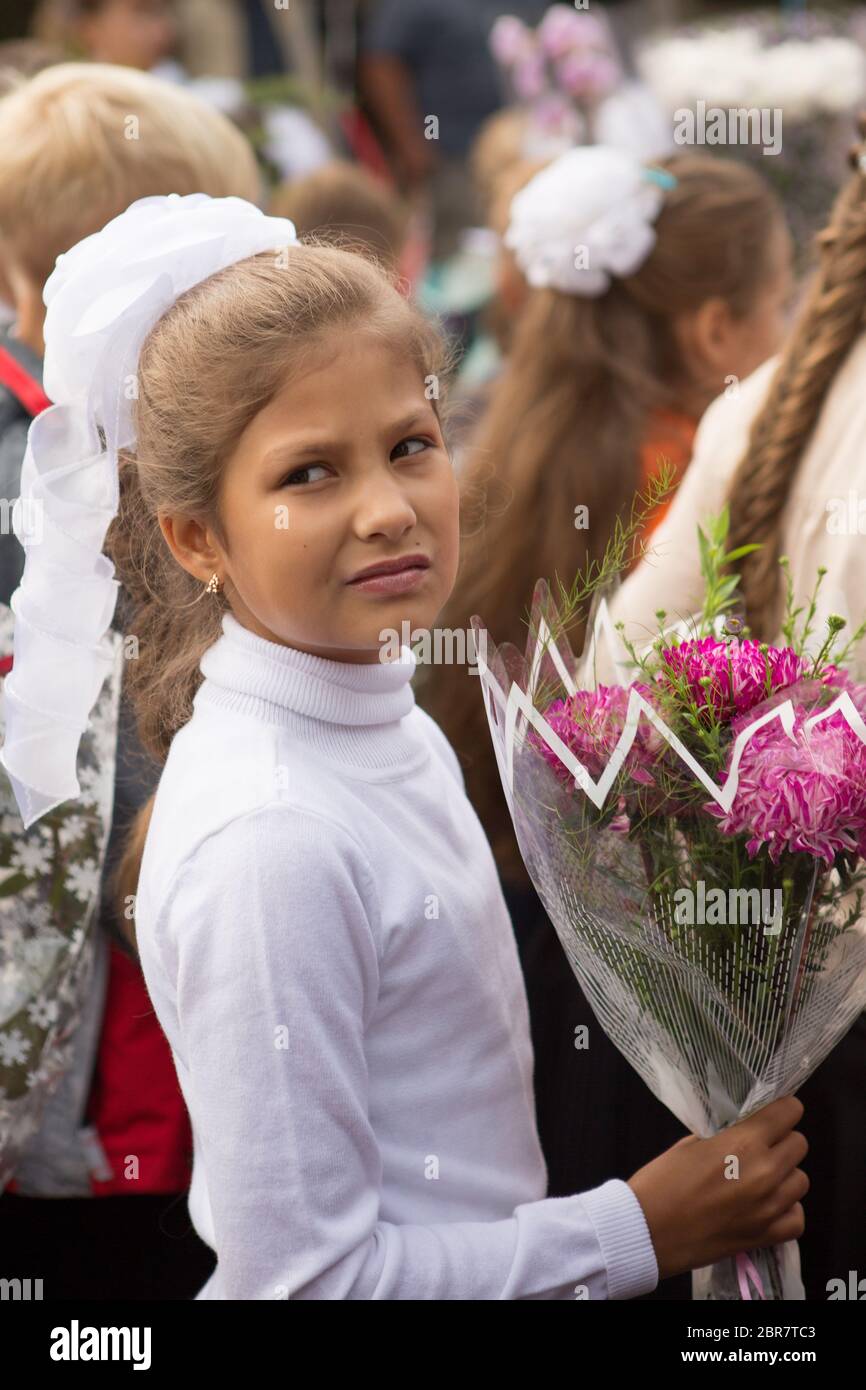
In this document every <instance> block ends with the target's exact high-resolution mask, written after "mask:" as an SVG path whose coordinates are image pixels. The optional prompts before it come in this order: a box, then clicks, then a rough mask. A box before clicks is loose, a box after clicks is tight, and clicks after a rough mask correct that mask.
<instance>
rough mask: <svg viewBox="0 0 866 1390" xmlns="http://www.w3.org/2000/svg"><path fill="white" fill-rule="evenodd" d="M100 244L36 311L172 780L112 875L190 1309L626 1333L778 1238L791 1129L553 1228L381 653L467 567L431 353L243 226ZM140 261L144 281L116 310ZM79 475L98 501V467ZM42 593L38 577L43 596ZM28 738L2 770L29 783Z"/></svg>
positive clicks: (183, 215)
mask: <svg viewBox="0 0 866 1390" xmlns="http://www.w3.org/2000/svg"><path fill="white" fill-rule="evenodd" d="M102 236H103V238H104V240H105V241H106V243H108V244H110V245H111V247H112V256H111V259H110V267H111V273H110V276H109V277H108V283H106V274H105V263H106V256H105V249H104V247H103V245H102V243H101V242H100V239H99V238H97V239H96V240H95V241H94V242H93V243H92V244H90V245H85V246H84V247H79V248H77V254H76V255H75V257H72V258H70V263H69V264H68V266H67V267H65V268H64V266H63V265H61V267H60V268H59V271H58V275H57V277H56V279H55V280H54V282H53V284H52V285H51V286H50V287H49V288H50V290H51V297H52V304H51V309H50V310H49V327H51V329H52V332H51V334H50V335H49V337H48V350H49V354H51V363H52V371H56V372H57V373H58V374H59V375H60V376H61V377H62V379H63V380H65V381H66V382H68V383H69V385H68V391H67V393H66V398H65V404H66V405H67V406H68V408H69V410H70V414H71V417H72V419H73V420H74V421H75V423H76V425H77V427H78V429H79V430H81V431H82V432H83V433H84V437H85V439H86V435H87V434H88V433H90V432H93V431H95V430H96V428H97V427H99V428H100V429H102V431H103V433H104V435H105V440H106V448H105V451H104V453H103V454H102V455H101V461H102V469H103V472H104V473H105V474H106V475H107V477H106V481H107V480H108V478H111V477H114V472H113V470H114V469H115V468H118V469H119V484H120V506H119V512H118V514H117V516H116V517H115V518H114V520H113V521H112V522H111V525H110V528H109V532H108V537H107V546H108V553H109V555H111V556H112V557H113V558H114V559H115V561H116V562H117V563H118V564H119V567H120V575H121V577H122V578H124V579H127V580H128V582H129V583H130V585H131V586H132V589H133V592H134V596H135V601H136V608H135V613H134V616H133V627H134V630H135V632H136V633H137V634H139V636H140V660H139V661H138V662H136V663H135V667H136V670H135V673H134V689H133V695H134V699H135V703H136V708H137V712H138V717H139V727H140V730H141V734H142V738H143V740H144V742H145V744H146V746H147V747H149V748H150V749H151V750H152V751H153V752H154V754H156V755H157V756H160V757H162V758H164V759H165V765H164V768H163V772H162V775H161V778H160V782H159V787H158V790H157V793H156V797H155V799H154V800H153V801H152V802H151V803H150V804H149V806H148V807H147V808H146V810H145V811H144V812H143V813H142V815H141V817H140V821H139V824H138V825H137V827H136V830H135V833H134V834H133V836H132V837H131V840H130V853H129V859H128V862H127V865H126V868H127V869H128V871H129V875H130V877H129V880H128V885H129V884H132V885H133V887H134V891H135V895H136V896H135V929H136V938H137V942H138V946H139V950H140V952H141V959H142V965H143V968H144V971H145V976H146V978H147V982H148V989H149V991H150V994H151V997H152V999H153V1003H154V1007H155V1008H156V1010H157V1013H158V1016H159V1018H160V1021H161V1023H162V1025H163V1027H164V1028H165V1031H166V1033H167V1035H168V1038H169V1041H170V1043H171V1046H172V1051H173V1055H174V1059H175V1065H176V1067H177V1071H178V1076H179V1079H180V1082H181V1086H182V1088H183V1090H184V1094H185V1096H186V1098H187V1102H188V1105H189V1107H190V1113H191V1117H192V1123H193V1133H194V1142H195V1161H194V1172H193V1181H192V1188H191V1191H190V1213H191V1215H192V1219H193V1222H194V1224H195V1226H196V1228H197V1230H198V1231H199V1232H200V1234H201V1235H202V1236H203V1238H204V1239H205V1240H206V1241H207V1242H208V1243H209V1244H210V1245H211V1246H212V1248H213V1249H214V1251H215V1252H216V1255H217V1268H216V1271H215V1272H214V1275H213V1276H212V1278H211V1279H210V1280H209V1281H208V1283H207V1285H206V1286H205V1287H204V1288H203V1289H202V1291H201V1293H200V1294H199V1297H200V1298H202V1299H237V1298H239V1299H273V1298H278V1299H279V1298H296V1299H340V1300H342V1299H352V1300H355V1299H360V1300H366V1299H373V1300H378V1299H420V1300H454V1299H460V1300H477V1299H494V1300H498V1299H508V1300H511V1299H533V1298H544V1299H572V1298H574V1297H575V1294H576V1292H577V1291H578V1289H580V1288H582V1289H583V1291H584V1294H585V1295H588V1296H590V1297H593V1298H627V1297H630V1296H636V1295H640V1294H641V1293H644V1292H645V1291H646V1290H648V1289H650V1288H652V1287H653V1286H654V1284H655V1282H656V1280H657V1278H658V1277H659V1275H660V1274H661V1275H664V1274H666V1273H672V1272H675V1271H677V1270H680V1269H684V1268H689V1267H691V1266H692V1265H694V1264H697V1265H703V1264H706V1263H708V1262H709V1261H710V1260H713V1259H716V1258H718V1257H719V1255H721V1254H722V1253H724V1252H726V1251H731V1252H732V1251H734V1250H739V1249H741V1248H743V1247H748V1246H750V1245H756V1244H757V1245H760V1244H763V1243H765V1242H768V1241H778V1240H781V1239H783V1238H785V1237H786V1236H789V1235H794V1234H796V1233H797V1232H798V1231H799V1228H800V1226H801V1206H800V1198H801V1197H802V1195H803V1193H804V1192H805V1191H806V1189H807V1187H808V1180H807V1179H806V1177H805V1175H804V1174H803V1173H802V1172H801V1171H800V1170H799V1169H798V1168H797V1166H796V1165H797V1164H798V1163H799V1161H800V1159H801V1158H802V1156H803V1153H804V1152H805V1150H804V1146H803V1144H802V1141H801V1140H800V1139H799V1137H798V1136H797V1134H796V1133H792V1132H791V1130H792V1126H793V1125H794V1124H795V1123H796V1122H797V1120H798V1118H799V1116H800V1113H801V1106H800V1104H799V1102H798V1101H796V1100H794V1099H792V1098H787V1099H784V1100H781V1101H778V1102H776V1103H775V1104H773V1105H771V1106H768V1107H767V1108H766V1109H765V1110H763V1111H761V1112H759V1113H757V1114H756V1115H754V1116H752V1117H751V1118H750V1119H749V1120H747V1121H745V1122H744V1123H743V1124H742V1125H738V1126H732V1127H731V1128H730V1129H728V1130H726V1131H725V1132H724V1134H723V1135H720V1136H718V1137H717V1138H714V1139H709V1140H700V1139H695V1138H693V1139H690V1140H689V1141H687V1142H686V1144H684V1145H679V1146H677V1147H675V1148H674V1149H672V1150H671V1151H670V1152H668V1153H665V1154H663V1155H662V1156H661V1157H659V1158H657V1159H655V1160H654V1161H653V1162H651V1163H650V1164H648V1165H647V1166H646V1167H645V1168H644V1169H643V1170H642V1171H641V1172H638V1173H635V1174H633V1175H632V1176H631V1179H630V1181H629V1182H628V1183H626V1182H607V1183H604V1184H603V1185H602V1186H600V1187H599V1188H598V1189H596V1190H595V1191H591V1192H584V1193H582V1194H580V1195H571V1196H569V1197H567V1198H566V1199H565V1200H557V1201H552V1202H551V1201H549V1200H547V1199H546V1198H545V1195H544V1194H545V1190H546V1180H545V1179H546V1175H545V1169H544V1162H543V1159H542V1155H541V1151H540V1148H539V1146H538V1138H537V1132H536V1128H535V1122H534V1118H533V1110H532V1050H531V1046H530V1041H529V1028H528V1017H527V1010H526V999H525V995H524V993H523V986H522V982H521V979H520V969H519V964H518V959H517V952H516V949H515V946H514V939H513V936H512V933H511V929H510V925H509V922H508V917H507V913H506V909H505V904H504V902H503V899H502V895H501V893H500V890H499V886H498V882H497V877H496V870H495V866H494V862H493V859H492V856H491V854H490V851H489V847H488V845H487V842H486V840H485V837H484V834H483V831H482V829H481V826H480V824H479V822H478V820H477V818H476V817H475V815H474V813H473V811H472V809H471V807H470V805H469V802H468V801H467V799H466V797H465V794H464V791H463V787H462V779H461V777H460V772H459V767H458V765H457V761H456V759H455V757H454V755H453V752H452V750H451V749H450V747H449V745H448V743H447V741H446V740H445V739H444V738H443V736H442V734H441V732H440V730H439V729H438V728H437V727H436V725H435V724H433V722H432V721H431V720H430V719H429V718H428V717H427V716H426V715H425V714H423V713H422V712H421V711H420V709H418V708H417V707H416V706H415V704H414V699H413V694H412V689H411V684H410V682H411V679H412V674H413V671H414V661H413V659H412V654H411V651H410V650H409V648H406V647H404V648H403V649H402V651H398V652H397V653H396V654H395V653H394V651H393V650H392V651H391V653H390V655H389V654H388V652H386V649H385V643H387V642H388V640H389V639H388V634H389V633H392V632H395V633H397V634H399V633H400V632H401V631H402V625H403V623H404V622H406V623H408V624H409V625H410V626H411V627H412V628H415V627H422V628H423V627H428V626H429V625H430V624H431V623H433V622H434V620H435V618H436V615H437V613H438V611H439V609H440V608H441V606H442V604H443V602H444V601H445V600H446V599H447V597H448V594H449V591H450V589H451V586H452V583H453V580H454V575H455V572H456V568H457V546H458V492H457V487H456V482H455V479H454V475H453V470H452V467H451V461H450V459H449V457H448V453H447V450H446V447H445V443H444V439H443V435H442V421H441V416H440V414H439V402H438V401H437V400H436V398H435V397H431V394H430V393H429V391H428V390H427V384H428V382H429V380H430V378H431V376H432V377H435V378H436V379H437V380H439V382H440V394H442V395H443V398H444V394H443V393H444V386H445V384H446V383H445V376H444V360H445V358H444V349H443V343H442V341H441V339H440V337H439V334H438V333H437V331H436V330H435V329H434V328H433V327H432V326H431V325H430V324H429V323H428V322H427V321H426V320H425V319H424V318H423V316H422V315H420V314H419V312H418V311H417V310H416V309H414V308H413V307H412V306H411V305H410V304H409V303H408V301H407V300H406V299H405V297H403V296H402V295H401V294H400V293H399V291H398V290H397V289H396V288H395V287H394V285H393V284H392V282H391V280H390V279H389V277H388V276H387V275H386V274H385V273H384V272H383V271H382V270H381V268H379V267H378V266H376V265H374V264H373V263H372V262H371V261H369V260H367V259H366V258H365V257H361V256H357V255H353V254H351V253H348V252H345V251H342V250H339V249H335V248H333V247H318V246H314V245H303V244H300V243H297V242H296V241H295V240H294V229H293V228H292V227H291V224H290V223H287V222H280V221H278V220H276V219H267V218H264V217H262V215H261V214H260V213H259V212H258V210H257V209H255V208H253V207H249V208H248V209H247V211H246V212H244V211H243V210H242V209H241V208H240V207H239V206H238V205H237V204H233V205H229V204H228V203H227V202H221V201H219V200H216V201H211V200H207V199H203V198H191V199H181V200H178V201H176V202H174V201H172V200H169V199H166V200H165V201H164V203H163V204H162V205H161V206H155V205H153V203H137V204H134V205H133V206H132V207H131V208H130V209H129V210H128V211H127V212H126V213H125V214H124V215H123V216H122V217H121V218H118V219H117V220H116V221H115V222H114V223H111V224H109V226H108V227H107V228H106V229H105V231H104V233H103V234H102ZM145 237H146V239H147V244H148V247H149V251H150V259H151V265H152V266H153V267H154V268H157V267H158V268H159V270H160V271H161V272H162V277H164V278H161V280H160V289H159V291H158V292H150V291H148V289H147V288H146V287H145V288H143V289H142V290H141V292H140V294H139V295H138V297H137V298H136V301H135V303H134V305H133V308H132V311H131V312H129V311H126V310H125V309H124V307H123V304H124V298H123V295H122V293H121V291H122V290H123V288H124V287H125V286H126V285H127V284H128V282H129V280H130V279H131V278H133V277H134V276H135V275H136V270H137V267H136V254H137V252H136V248H137V247H138V246H140V244H141V242H142V239H143V238H145ZM179 243H181V244H182V246H183V252H182V253H180V254H179V253H178V251H177V247H178V244H179ZM194 243H195V251H194V252H193V249H192V248H193V244H194ZM124 247H127V248H128V257H129V260H128V263H125V261H124ZM165 280H170V282H171V284H172V287H173V288H172V301H173V302H170V303H169V304H168V305H167V304H166V295H165V293H164V292H163V290H162V288H161V287H162V285H163V284H164V283H165ZM100 294H102V295H103V296H105V299H104V304H105V306H106V312H105V314H104V315H102V316H100V317H99V318H97V319H96V321H95V322H94V321H93V319H92V317H91V327H90V332H89V333H88V332H87V329H86V326H85V323H86V310H85V311H82V307H81V306H87V305H89V304H90V303H91V302H92V300H93V298H94V297H95V296H99V295H100ZM111 304H115V305H118V306H119V307H118V308H117V310H116V312H115V313H114V314H111V313H110V312H109V306H110V305H111ZM82 339H83V341H82ZM241 346H242V348H243V350H242V351H240V348H241ZM73 354H74V355H75V360H76V361H77V362H78V364H79V373H80V374H79V378H78V383H76V380H75V376H74V375H72V376H70V375H69V374H68V373H69V368H70V366H71V358H72V355H73ZM130 370H133V371H134V373H135V375H136V379H137V381H138V384H139V391H138V396H137V398H136V399H135V400H133V401H132V402H129V403H127V404H126V405H124V399H125V398H124V396H123V381H124V377H125V374H126V373H128V372H129V371H130ZM79 383H80V384H79ZM31 442H32V439H31ZM36 444H37V446H38V444H39V440H38V439H37V441H36ZM69 452H70V457H71V459H76V458H78V459H80V469H78V470H77V469H76V468H74V467H73V468H70V469H69V470H67V471H65V472H64V486H65V491H66V495H67V496H80V497H81V498H82V501H85V500H86V497H85V495H86V494H88V489H90V492H89V494H88V495H92V479H90V477H89V475H88V472H87V470H88V467H89V465H90V462H91V461H90V458H89V447H88V445H87V444H86V443H85V444H84V445H83V446H81V447H80V448H79V451H78V452H77V453H76V452H75V449H74V442H73V440H72V439H70V451H69ZM82 452H83V453H84V454H85V455H87V456H85V457H81V455H82ZM90 546H91V548H92V550H93V555H94V559H95V558H96V554H97V552H101V547H100V544H99V539H98V537H97V538H95V539H93V538H92V539H91V542H90ZM46 560H47V561H48V562H50V557H45V556H44V555H43V554H42V553H41V552H40V550H39V548H38V547H36V548H33V550H32V551H31V554H30V556H29V557H28V564H29V563H30V562H31V561H32V562H33V564H34V574H33V575H32V579H33V581H34V583H38V582H40V580H41V575H40V566H41V565H42V564H43V563H45V562H46ZM143 565H146V580H147V582H146V583H145V582H144V570H143ZM79 582H80V581H79ZM110 583H111V581H110V579H108V578H107V577H105V578H103V580H102V589H107V586H109V585H110ZM106 597H107V592H102V591H97V592H93V593H92V594H90V596H89V600H88V604H89V608H90V617H91V618H92V617H93V616H95V615H99V614H101V613H102V612H104V608H103V605H104V603H105V599H106ZM108 611H109V612H110V609H109V610H108ZM82 628H83V631H82V634H80V635H79V640H82V639H83V637H84V631H85V629H84V624H82ZM44 637H45V638H46V639H47V633H46V634H44ZM35 640H36V642H37V645H36V646H35V648H33V649H32V650H31V655H32V659H33V663H34V664H33V668H32V671H33V674H34V675H36V674H37V673H41V672H42V671H43V669H44V668H43V667H42V666H40V665H39V662H40V661H43V660H45V659H46V657H47V656H48V651H47V650H46V648H45V647H44V646H42V647H41V648H40V645H39V642H38V638H37V639H35ZM22 655H23V658H24V660H25V661H26V660H27V655H26V653H22ZM17 659H18V649H17V648H16V660H17ZM49 665H50V662H49ZM45 676H46V679H51V672H50V670H49V671H48V672H46V673H45ZM202 677H203V678H204V679H202ZM88 701H89V695H88V693H87V692H86V691H82V692H80V693H79V696H78V698H77V699H76V700H75V708H74V710H72V709H71V710H69V711H68V713H69V715H70V717H74V718H76V719H82V718H83V719H86V716H87V703H88ZM21 732H25V731H21ZM45 732H46V736H48V737H50V736H51V735H52V729H51V728H50V726H49V727H47V728H46V731H45ZM18 734H19V731H18V730H17V729H15V728H13V729H12V730H11V731H10V735H9V738H8V739H7V745H6V748H5V749H4V752H3V757H4V759H5V757H6V756H7V754H8V751H9V749H10V747H11V749H12V750H13V753H19V754H21V753H23V754H24V755H25V756H26V754H27V751H28V750H27V749H26V747H25V748H23V749H22V747H21V739H20V737H18ZM28 786H29V783H28V781H27V778H26V776H25V777H24V778H23V795H25V796H26V794H27V789H28ZM44 790H45V792H46V793H47V794H48V795H51V794H52V793H53V791H54V790H55V789H54V788H53V787H51V786H48V787H45V788H44ZM145 826H146V838H145V843H144V853H143V858H142V859H141V862H140V868H139V863H138V851H139V850H140V846H141V838H142V833H141V832H142V829H143V828H144V827H145ZM128 885H127V886H128ZM122 886H123V885H121V887H122ZM434 919H435V920H434ZM731 1152H733V1153H738V1154H740V1156H741V1169H740V1181H738V1182H736V1183H731V1182H726V1181H725V1179H724V1176H723V1174H724V1164H723V1155H724V1154H725V1153H731ZM683 1210H687V1211H688V1213H689V1218H688V1221H687V1222H683V1220H682V1211H683Z"/></svg>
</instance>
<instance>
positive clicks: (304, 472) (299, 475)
mask: <svg viewBox="0 0 866 1390" xmlns="http://www.w3.org/2000/svg"><path fill="white" fill-rule="evenodd" d="M316 469H319V470H320V471H321V472H322V473H325V474H327V471H328V470H327V468H326V467H325V465H324V464H323V463H306V464H304V467H303V468H296V469H295V471H294V472H293V473H288V474H287V475H286V477H285V478H284V479H283V481H282V482H281V484H280V487H292V486H297V485H299V484H301V485H302V484H304V483H317V482H318V481H319V480H318V478H313V477H311V476H310V475H311V474H312V473H315V472H316Z"/></svg>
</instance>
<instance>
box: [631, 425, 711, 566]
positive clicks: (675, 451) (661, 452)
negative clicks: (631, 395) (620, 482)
mask: <svg viewBox="0 0 866 1390" xmlns="http://www.w3.org/2000/svg"><path fill="white" fill-rule="evenodd" d="M697 428H698V421H697V420H696V419H694V417H693V416H691V415H684V414H682V412H680V411H678V410H664V409H659V410H654V411H653V412H652V413H651V415H650V417H649V420H648V421H647V429H646V435H645V437H644V441H643V445H642V446H641V481H640V485H641V490H644V489H645V488H646V486H647V483H648V482H649V481H650V479H651V478H652V477H654V476H655V474H656V473H658V471H659V466H660V464H661V462H662V460H665V461H666V462H667V463H668V464H670V466H671V467H672V468H673V471H674V481H675V483H676V484H677V486H678V485H679V484H680V482H681V481H682V477H683V474H684V473H685V471H686V469H687V467H688V465H689V463H690V461H691V457H692V445H693V443H694V438H695V431H696V430H697ZM675 495H676V494H675V492H671V493H669V494H668V496H667V498H666V499H665V501H664V502H662V503H661V504H660V505H659V506H658V507H656V509H655V511H654V512H652V513H651V515H650V516H649V517H648V518H647V522H646V525H645V526H644V530H643V536H642V540H644V541H645V540H647V539H648V537H649V536H650V535H651V534H652V532H653V531H654V530H655V528H656V527H657V526H658V524H659V522H660V521H661V519H662V517H663V516H664V514H665V512H666V511H667V509H668V507H669V506H670V504H671V502H672V501H673V500H674V496H675Z"/></svg>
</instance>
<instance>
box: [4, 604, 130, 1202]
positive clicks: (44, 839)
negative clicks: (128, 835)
mask: <svg viewBox="0 0 866 1390" xmlns="http://www.w3.org/2000/svg"><path fill="white" fill-rule="evenodd" d="M13 624H14V618H13V614H12V612H11V610H10V609H9V608H6V607H5V606H2V605H0V654H2V656H0V676H3V677H5V676H6V675H7V674H8V672H9V671H10V670H11V668H12V656H11V648H12V629H13ZM111 640H112V642H113V643H114V653H115V657H116V658H117V657H119V653H120V650H121V646H120V638H119V637H118V636H117V634H112V635H111ZM120 666H121V663H120V660H119V659H117V660H115V663H114V666H113V668H112V673H111V676H110V678H109V679H108V680H106V682H105V684H104V686H103V689H102V692H101V694H100V696H99V699H98V701H97V703H96V706H95V708H94V711H93V714H92V716H91V721H90V724H89V726H88V728H87V731H86V732H85V734H84V735H83V737H82V740H81V747H80V751H79V764H78V780H79V783H80V786H81V796H80V797H78V798H77V799H76V800H75V801H74V802H73V801H69V802H65V803H64V804H63V805H61V806H58V807H56V808H55V809H54V810H53V811H49V812H48V813H47V814H46V815H44V816H43V817H42V818H41V819H40V820H39V821H37V822H36V823H35V824H34V825H32V826H31V827H30V829H29V830H25V829H24V826H23V824H22V821H21V815H20V812H19V810H18V806H17V804H16V802H15V798H14V796H13V794H12V789H11V787H10V784H9V779H8V776H7V774H6V772H5V770H3V769H0V1191H2V1190H3V1188H4V1187H5V1186H6V1184H7V1183H8V1182H9V1180H10V1178H11V1177H12V1176H13V1175H14V1173H15V1169H16V1167H17V1165H18V1162H19V1160H20V1158H21V1156H22V1153H23V1152H24V1150H25V1148H26V1146H27V1143H28V1141H29V1140H30V1139H31V1137H32V1136H33V1135H34V1134H35V1133H36V1131H37V1130H38V1129H39V1126H40V1122H41V1120H42V1117H43V1114H44V1111H45V1106H46V1103H47V1101H48V1099H49V1097H50V1096H51V1095H52V1094H53V1092H54V1091H55V1089H56V1087H57V1086H58V1085H59V1083H60V1081H61V1080H62V1078H63V1076H64V1075H65V1073H66V1070H67V1068H68V1067H69V1066H70V1064H71V1060H72V1053H73V1048H74V1045H75V1037H76V1030H77V1028H78V1026H79V1024H80V1021H81V1018H82V1014H83V1013H84V1011H85V1009H86V1007H87V999H88V992H89V991H90V989H91V988H92V987H94V971H95V968H96V961H97V946H98V938H97V924H98V906H99V900H100V882H101V870H102V863H103V858H104V854H105V848H106V844H107V841H108V834H109V829H110V826H111V810H112V804H113V800H114V767H115V754H116V743H117V718H118V706H119V699H120Z"/></svg>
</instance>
